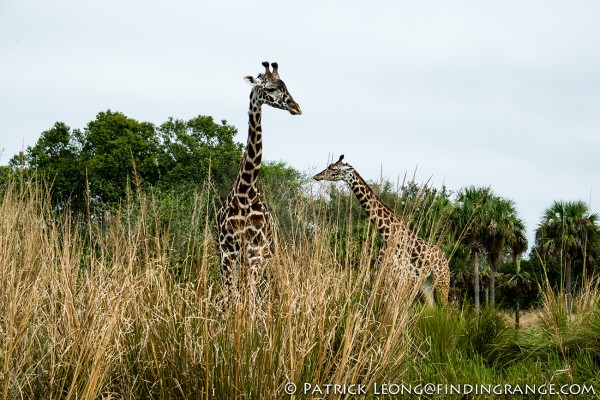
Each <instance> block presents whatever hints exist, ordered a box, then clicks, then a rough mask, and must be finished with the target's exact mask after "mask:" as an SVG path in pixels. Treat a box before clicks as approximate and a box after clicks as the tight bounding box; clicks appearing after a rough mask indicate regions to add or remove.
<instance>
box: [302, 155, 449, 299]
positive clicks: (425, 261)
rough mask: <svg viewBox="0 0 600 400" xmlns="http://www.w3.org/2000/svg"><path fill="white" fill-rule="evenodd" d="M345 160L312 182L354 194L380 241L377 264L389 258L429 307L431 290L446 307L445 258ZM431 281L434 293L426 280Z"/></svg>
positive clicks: (432, 295) (330, 166) (446, 275)
mask: <svg viewBox="0 0 600 400" xmlns="http://www.w3.org/2000/svg"><path fill="white" fill-rule="evenodd" d="M343 158H344V156H343V155H342V156H341V157H340V159H339V160H338V161H336V162H334V163H333V164H331V165H329V166H328V167H327V168H326V169H325V170H323V171H322V172H320V173H318V174H317V175H315V176H314V177H313V178H314V179H315V180H318V181H320V180H325V181H344V182H346V183H347V184H348V185H349V187H350V189H352V191H353V192H354V195H355V196H356V198H357V200H358V202H359V203H360V205H361V206H362V208H363V209H364V210H365V212H366V213H367V215H368V217H369V220H370V221H371V222H372V223H373V224H374V225H375V227H376V228H377V231H378V232H379V234H380V235H381V237H382V247H381V250H380V253H379V260H380V262H381V261H383V260H384V259H387V258H389V259H390V261H391V262H392V267H393V269H395V270H397V271H399V272H400V273H401V274H402V275H405V276H407V277H408V278H410V279H413V280H414V281H416V282H420V284H421V292H422V293H423V295H424V296H425V298H426V299H427V301H428V302H429V303H430V304H433V303H434V290H435V291H436V292H437V294H438V297H439V299H440V300H441V301H442V302H443V303H446V302H447V301H448V291H449V288H450V268H449V266H448V260H447V258H446V255H445V254H444V252H443V251H442V249H440V248H439V247H438V246H436V245H433V244H430V243H427V242H426V241H425V240H423V239H421V238H420V237H418V236H417V235H416V234H415V233H413V232H412V231H411V230H410V228H409V226H408V224H407V223H406V221H404V220H403V219H402V218H401V217H400V216H399V215H398V214H396V213H395V212H394V211H393V210H392V209H391V208H389V207H388V206H387V205H386V204H385V203H383V202H382V201H381V199H380V198H379V197H377V195H376V194H375V193H373V190H372V189H371V188H370V187H369V185H368V184H367V183H366V182H365V180H364V179H363V178H362V177H361V176H360V175H359V174H358V172H356V170H355V169H354V168H353V167H352V166H351V165H349V164H346V163H344V162H343V161H342V160H343ZM428 277H432V278H433V289H434V290H432V288H431V287H430V286H429V285H428V284H427V278H428Z"/></svg>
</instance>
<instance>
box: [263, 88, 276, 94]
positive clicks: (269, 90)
mask: <svg viewBox="0 0 600 400" xmlns="http://www.w3.org/2000/svg"><path fill="white" fill-rule="evenodd" d="M276 90H277V89H275V88H265V91H266V92H269V93H273V92H274V91H276Z"/></svg>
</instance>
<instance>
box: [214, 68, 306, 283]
mask: <svg viewBox="0 0 600 400" xmlns="http://www.w3.org/2000/svg"><path fill="white" fill-rule="evenodd" d="M262 65H263V67H265V72H264V73H261V74H258V76H256V77H253V76H246V77H245V78H244V80H245V81H246V82H248V83H249V84H250V85H252V91H251V92H250V106H249V108H248V141H247V143H246V147H245V149H244V154H243V156H242V160H241V161H240V166H239V170H238V174H237V178H236V180H235V182H234V183H233V187H232V189H231V191H230V192H229V195H228V196H227V199H226V200H225V202H224V203H223V205H222V206H221V208H220V209H219V211H218V212H217V218H216V223H217V236H218V247H219V255H220V268H221V279H222V282H223V286H224V289H225V291H226V292H229V291H231V289H232V288H233V287H234V286H237V279H236V277H240V276H241V275H244V274H245V275H248V276H247V278H248V279H251V280H252V281H253V282H254V283H258V281H259V279H260V277H261V275H262V272H263V270H264V268H265V266H266V261H267V260H268V259H269V258H270V256H271V243H272V237H271V235H272V232H273V221H272V219H271V215H270V213H269V211H268V210H267V207H266V206H265V205H264V204H263V203H262V201H261V199H260V192H259V190H258V187H257V185H256V181H257V178H258V173H259V171H260V166H261V161H262V125H261V118H262V106H263V105H265V104H266V105H269V106H271V107H275V108H279V109H282V110H286V111H288V112H289V113H290V114H292V115H300V114H302V110H301V109H300V106H299V105H298V103H296V101H295V100H294V99H293V97H292V95H291V94H290V93H289V91H288V90H287V87H286V86H285V83H284V82H283V81H282V80H281V79H280V77H279V66H278V64H277V63H271V65H270V66H271V68H272V70H270V69H269V63H268V62H266V61H265V62H263V63H262Z"/></svg>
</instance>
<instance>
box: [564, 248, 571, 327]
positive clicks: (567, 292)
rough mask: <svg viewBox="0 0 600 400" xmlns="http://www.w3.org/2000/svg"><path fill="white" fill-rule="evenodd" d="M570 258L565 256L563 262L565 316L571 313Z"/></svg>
mask: <svg viewBox="0 0 600 400" xmlns="http://www.w3.org/2000/svg"><path fill="white" fill-rule="evenodd" d="M571 274H572V267H571V259H570V258H569V257H567V258H566V262H565V298H566V300H567V316H570V315H571Z"/></svg>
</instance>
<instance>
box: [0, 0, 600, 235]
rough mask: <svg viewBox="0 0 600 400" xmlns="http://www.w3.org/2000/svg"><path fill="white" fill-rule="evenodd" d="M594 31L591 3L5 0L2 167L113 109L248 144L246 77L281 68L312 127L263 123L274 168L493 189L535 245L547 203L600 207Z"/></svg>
mask: <svg viewBox="0 0 600 400" xmlns="http://www.w3.org/2000/svg"><path fill="white" fill-rule="evenodd" d="M599 21H600V2H598V1H575V2H566V1H550V0H538V1H502V2H498V1H495V2H491V1H452V2H450V1H414V0H413V1H376V0H373V1H368V2H367V1H348V0H346V1H318V2H317V1H315V2H312V1H302V2H299V1H294V2H283V1H279V2H276V1H257V0H255V1H219V2H210V3H209V2H202V1H170V2H166V1H159V0H143V1H142V0H138V1H129V0H121V1H114V0H103V1H90V0H87V1H75V0H54V1H41V0H37V1H29V0H0V54H1V57H0V138H1V140H0V150H1V149H3V152H2V154H1V155H0V164H1V165H5V164H6V163H7V162H8V159H9V158H10V157H11V156H12V155H14V154H15V153H17V152H18V151H19V150H21V148H23V147H27V146H31V145H33V144H35V142H36V140H37V139H38V137H39V135H40V133H41V132H43V131H44V130H46V129H49V128H50V127H52V125H53V124H54V123H55V122H56V121H62V122H64V123H66V124H67V125H69V126H70V127H72V128H83V127H85V125H86V124H87V123H88V122H89V121H91V120H93V119H94V118H95V116H96V114H97V113H98V112H100V111H105V110H107V109H111V110H113V111H120V112H123V113H124V114H125V115H127V116H129V117H131V118H134V119H136V120H139V121H149V122H153V123H155V124H160V123H162V122H164V121H166V120H167V119H168V117H174V118H179V119H186V120H187V119H190V118H192V117H194V116H196V115H200V114H201V115H211V116H213V117H214V118H215V119H216V120H221V119H225V120H227V121H228V122H229V123H230V124H233V125H235V126H236V127H237V128H238V131H239V134H238V137H237V139H238V140H239V141H240V142H244V143H245V141H246V134H247V107H248V94H249V91H250V86H248V85H247V84H246V83H245V82H244V81H243V79H242V78H243V77H244V76H245V75H250V74H252V75H256V74H257V73H259V72H261V71H262V67H261V65H260V63H261V61H264V60H267V61H277V62H278V63H279V66H280V75H281V77H282V79H283V80H284V81H285V82H286V84H287V87H288V89H289V90H290V92H291V93H292V95H293V96H294V98H295V99H296V100H297V102H298V103H299V104H300V106H301V107H302V110H303V114H302V115H301V116H292V115H290V114H288V113H286V112H283V111H281V110H274V109H266V110H264V115H263V131H264V157H265V159H266V160H283V161H285V162H287V163H288V164H290V165H291V166H293V167H295V168H297V169H299V170H302V171H311V172H316V170H317V169H319V170H320V169H322V168H323V167H325V165H326V164H327V160H328V156H333V157H335V158H337V157H338V156H339V155H340V154H342V153H343V154H345V156H346V161H347V162H349V163H350V164H352V165H353V166H354V167H355V168H356V169H357V170H358V171H359V173H361V174H362V175H363V176H364V177H365V178H366V179H367V180H378V179H379V176H380V173H381V172H383V176H384V177H386V178H388V179H390V180H392V181H394V182H395V181H396V180H397V178H398V177H399V176H400V177H403V176H404V174H405V173H408V174H409V175H411V176H412V174H413V172H414V171H415V169H416V170H417V173H416V179H417V181H419V182H425V181H427V180H428V179H429V178H431V182H432V183H433V185H434V186H437V187H439V186H441V185H442V184H445V185H446V186H447V187H448V188H449V189H451V190H454V191H457V190H459V189H460V188H462V187H465V186H468V185H478V186H488V185H490V186H491V187H492V189H493V190H494V191H495V192H496V193H497V194H498V195H501V196H503V197H506V198H510V199H512V200H514V201H515V202H516V205H517V208H518V210H519V212H520V215H521V216H522V217H523V218H524V219H525V221H526V223H527V227H528V232H529V237H530V238H531V237H532V232H533V230H534V229H535V227H536V226H537V224H538V223H539V220H540V217H541V215H542V213H543V211H544V209H545V208H546V207H548V206H550V204H551V203H552V201H553V200H584V201H586V202H590V205H591V208H592V210H593V211H595V212H600V201H599V198H600V177H599V172H600V157H599V149H600V22H599ZM417 166H418V167H417Z"/></svg>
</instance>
